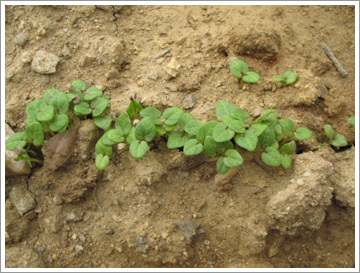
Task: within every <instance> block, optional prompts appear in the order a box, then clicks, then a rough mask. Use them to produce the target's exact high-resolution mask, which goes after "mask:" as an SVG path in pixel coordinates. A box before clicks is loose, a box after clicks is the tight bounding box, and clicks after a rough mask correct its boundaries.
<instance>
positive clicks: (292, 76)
mask: <svg viewBox="0 0 360 273" xmlns="http://www.w3.org/2000/svg"><path fill="white" fill-rule="evenodd" d="M298 77H299V74H298V73H295V72H294V71H286V72H285V73H284V74H282V76H274V80H275V81H278V82H281V83H285V84H286V85H289V84H292V83H294V82H296V81H297V79H298Z"/></svg>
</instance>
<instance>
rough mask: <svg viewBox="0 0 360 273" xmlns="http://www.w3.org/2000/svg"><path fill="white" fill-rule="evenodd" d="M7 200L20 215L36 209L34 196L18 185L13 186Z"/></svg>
mask: <svg viewBox="0 0 360 273" xmlns="http://www.w3.org/2000/svg"><path fill="white" fill-rule="evenodd" d="M9 198H10V201H11V204H12V205H13V206H14V207H15V208H16V210H17V211H18V212H19V214H20V215H24V214H25V213H26V212H28V211H30V210H32V209H34V208H35V207H36V201H35V198H34V195H33V194H32V193H31V192H29V191H27V190H26V189H25V188H24V187H21V186H20V185H14V186H13V187H12V189H11V191H10V194H9Z"/></svg>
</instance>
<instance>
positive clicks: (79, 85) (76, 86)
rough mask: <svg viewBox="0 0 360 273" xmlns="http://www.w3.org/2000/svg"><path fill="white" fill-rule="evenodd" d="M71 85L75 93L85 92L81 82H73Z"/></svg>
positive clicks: (84, 86) (83, 84)
mask: <svg viewBox="0 0 360 273" xmlns="http://www.w3.org/2000/svg"><path fill="white" fill-rule="evenodd" d="M71 85H72V87H73V88H74V91H75V92H81V91H85V89H86V83H85V82H83V81H82V80H74V81H73V82H72V83H71Z"/></svg>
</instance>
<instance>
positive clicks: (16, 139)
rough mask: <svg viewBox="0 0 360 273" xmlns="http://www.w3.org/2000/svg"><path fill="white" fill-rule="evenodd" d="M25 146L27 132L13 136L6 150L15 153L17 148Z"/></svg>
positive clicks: (8, 141) (9, 139)
mask: <svg viewBox="0 0 360 273" xmlns="http://www.w3.org/2000/svg"><path fill="white" fill-rule="evenodd" d="M25 145H26V135H25V132H20V133H15V134H12V135H11V136H10V137H9V138H8V139H7V141H6V149H7V150H9V151H15V147H24V146H25Z"/></svg>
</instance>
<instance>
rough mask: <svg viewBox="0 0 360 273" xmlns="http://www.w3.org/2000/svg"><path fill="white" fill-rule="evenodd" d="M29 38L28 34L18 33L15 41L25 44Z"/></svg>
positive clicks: (18, 43)
mask: <svg viewBox="0 0 360 273" xmlns="http://www.w3.org/2000/svg"><path fill="white" fill-rule="evenodd" d="M27 40H28V38H27V37H26V35H24V34H22V33H19V34H18V35H16V36H15V38H14V43H15V44H17V45H20V46H23V45H25V44H26V42H27Z"/></svg>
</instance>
